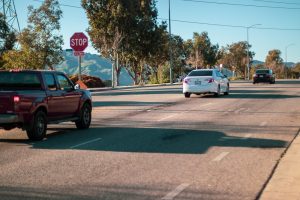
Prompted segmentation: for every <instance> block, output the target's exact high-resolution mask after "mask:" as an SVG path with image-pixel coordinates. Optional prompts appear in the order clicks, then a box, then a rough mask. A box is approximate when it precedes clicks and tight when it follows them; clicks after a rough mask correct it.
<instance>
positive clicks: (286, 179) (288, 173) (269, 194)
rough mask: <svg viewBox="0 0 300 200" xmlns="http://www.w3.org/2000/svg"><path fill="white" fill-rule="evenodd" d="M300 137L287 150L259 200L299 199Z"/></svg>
mask: <svg viewBox="0 0 300 200" xmlns="http://www.w3.org/2000/svg"><path fill="white" fill-rule="evenodd" d="M299 169H300V135H299V133H298V135H297V137H296V138H295V140H294V141H293V142H292V144H291V146H290V147H289V149H288V150H287V152H286V154H285V155H284V156H283V158H282V159H281V161H280V163H279V164H278V166H277V168H276V170H275V172H274V175H273V176H272V178H271V180H270V182H269V183H268V185H267V186H266V188H265V190H264V191H263V193H262V195H261V197H260V200H277V199H278V200H281V199H289V200H294V199H295V200H299V199H300V190H299V188H300V170H299Z"/></svg>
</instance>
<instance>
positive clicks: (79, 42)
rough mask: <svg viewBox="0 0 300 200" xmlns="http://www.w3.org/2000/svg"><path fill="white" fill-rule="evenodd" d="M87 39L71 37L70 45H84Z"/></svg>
mask: <svg viewBox="0 0 300 200" xmlns="http://www.w3.org/2000/svg"><path fill="white" fill-rule="evenodd" d="M87 42H88V40H87V39H86V38H79V39H78V38H76V39H74V38H73V39H71V46H85V45H86V44H87Z"/></svg>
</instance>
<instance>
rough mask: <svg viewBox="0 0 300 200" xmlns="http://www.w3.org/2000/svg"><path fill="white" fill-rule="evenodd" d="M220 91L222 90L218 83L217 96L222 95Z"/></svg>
mask: <svg viewBox="0 0 300 200" xmlns="http://www.w3.org/2000/svg"><path fill="white" fill-rule="evenodd" d="M220 92H221V88H220V85H218V90H217V92H215V94H214V95H215V97H217V96H219V95H220Z"/></svg>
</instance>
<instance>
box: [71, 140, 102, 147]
mask: <svg viewBox="0 0 300 200" xmlns="http://www.w3.org/2000/svg"><path fill="white" fill-rule="evenodd" d="M98 140H102V138H96V139H94V140H90V141H87V142H83V143H80V144H77V145H74V146H71V147H70V148H71V149H73V148H76V147H79V146H83V145H85V144H89V143H92V142H96V141H98Z"/></svg>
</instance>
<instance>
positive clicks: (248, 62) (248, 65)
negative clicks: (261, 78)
mask: <svg viewBox="0 0 300 200" xmlns="http://www.w3.org/2000/svg"><path fill="white" fill-rule="evenodd" d="M259 25H261V24H253V25H251V26H247V27H246V29H247V74H248V76H247V77H248V78H247V79H248V80H250V61H249V29H250V28H253V27H254V26H259ZM245 79H246V77H245Z"/></svg>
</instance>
